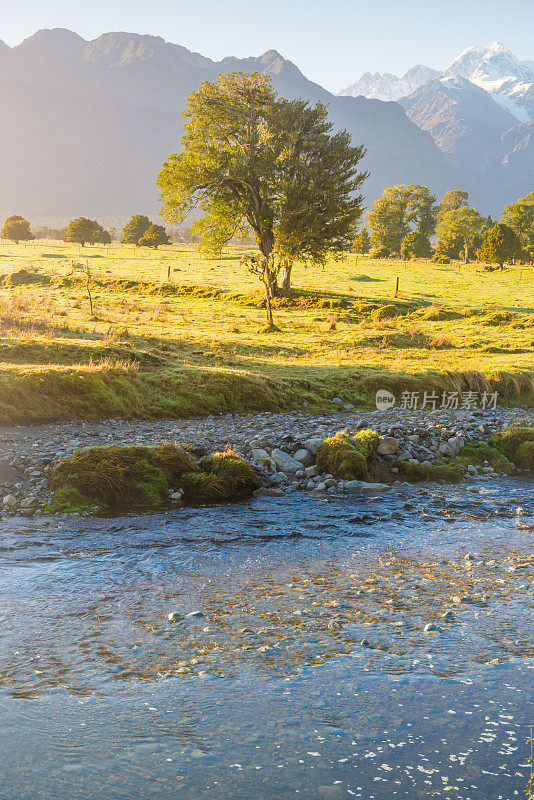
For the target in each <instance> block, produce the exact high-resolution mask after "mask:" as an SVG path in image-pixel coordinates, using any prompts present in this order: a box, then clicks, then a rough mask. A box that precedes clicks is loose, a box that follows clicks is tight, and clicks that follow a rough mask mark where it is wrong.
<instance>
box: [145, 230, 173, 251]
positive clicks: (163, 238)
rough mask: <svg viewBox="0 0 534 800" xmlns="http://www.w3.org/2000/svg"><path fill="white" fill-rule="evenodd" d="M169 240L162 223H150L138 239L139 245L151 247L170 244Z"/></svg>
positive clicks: (156, 247) (155, 247)
mask: <svg viewBox="0 0 534 800" xmlns="http://www.w3.org/2000/svg"><path fill="white" fill-rule="evenodd" d="M170 243H171V240H170V239H169V237H168V236H167V232H166V230H165V228H164V227H163V225H151V226H150V228H148V229H147V230H146V231H145V232H144V234H143V235H142V236H141V238H140V239H139V242H138V245H139V247H153V248H154V249H155V250H157V249H158V247H159V245H160V244H170Z"/></svg>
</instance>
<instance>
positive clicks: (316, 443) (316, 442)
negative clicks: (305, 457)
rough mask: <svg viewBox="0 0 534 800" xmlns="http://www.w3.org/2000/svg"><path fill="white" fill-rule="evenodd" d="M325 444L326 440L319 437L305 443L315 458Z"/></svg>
mask: <svg viewBox="0 0 534 800" xmlns="http://www.w3.org/2000/svg"><path fill="white" fill-rule="evenodd" d="M323 442H324V439H320V438H319V437H317V436H316V437H314V438H312V439H306V441H305V442H304V447H305V448H306V450H309V452H310V453H311V454H312V456H315V455H317V451H318V449H319V448H320V446H321V445H322V443H323Z"/></svg>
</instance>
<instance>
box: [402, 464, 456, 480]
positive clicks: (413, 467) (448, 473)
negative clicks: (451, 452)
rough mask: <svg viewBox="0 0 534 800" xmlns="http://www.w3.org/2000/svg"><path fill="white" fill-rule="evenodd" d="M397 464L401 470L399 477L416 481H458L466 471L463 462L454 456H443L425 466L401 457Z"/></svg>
mask: <svg viewBox="0 0 534 800" xmlns="http://www.w3.org/2000/svg"><path fill="white" fill-rule="evenodd" d="M395 466H396V467H397V468H398V470H399V477H401V478H404V480H407V481H415V482H418V481H447V483H457V482H458V481H459V480H461V479H462V476H463V473H464V466H463V464H461V463H460V462H459V461H458V459H454V458H451V459H448V458H443V459H440V460H439V461H434V462H433V463H432V464H429V465H425V466H423V464H412V463H411V462H410V461H402V460H401V459H399V461H397V462H396V464H395Z"/></svg>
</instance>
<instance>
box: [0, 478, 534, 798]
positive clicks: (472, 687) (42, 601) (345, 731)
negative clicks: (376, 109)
mask: <svg viewBox="0 0 534 800" xmlns="http://www.w3.org/2000/svg"><path fill="white" fill-rule="evenodd" d="M533 490H534V484H533V482H532V481H522V482H517V481H516V482H512V481H505V482H502V483H499V484H487V485H485V487H484V489H483V490H482V493H481V494H480V495H479V494H475V493H472V492H468V491H466V489H465V487H464V488H461V487H460V488H457V487H455V488H453V489H451V488H450V487H446V488H442V487H437V488H432V489H423V488H421V487H419V488H415V489H409V488H406V489H402V490H400V491H397V492H396V493H395V494H392V495H390V496H387V497H385V498H384V497H381V498H380V499H378V500H375V499H365V500H362V499H360V498H358V499H347V498H335V497H329V498H328V499H327V500H317V499H306V500H303V498H302V497H298V498H288V497H285V498H276V499H274V498H264V499H262V500H256V501H254V502H253V503H252V504H250V505H249V504H245V505H242V506H233V507H225V508H217V509H214V508H211V509H197V510H179V511H176V512H172V513H169V514H168V515H165V516H143V517H131V518H123V519H118V520H117V519H113V520H97V521H87V520H84V519H77V520H76V519H69V520H66V519H47V520H24V521H17V522H14V520H13V519H10V520H4V521H2V522H0V533H1V537H0V565H1V572H0V594H1V597H2V603H1V611H0V614H1V617H2V639H1V640H0V687H1V690H2V726H1V730H0V746H1V747H2V750H3V751H4V756H3V758H2V761H1V763H0V781H1V791H0V794H1V796H2V798H4V797H5V798H7V799H8V800H10V799H11V798H13V800H14V798H17V800H25V799H26V798H27V799H28V800H30V798H31V800H33V798H50V799H51V800H52V798H54V800H63V799H64V800H67V798H68V799H69V800H70V798H72V797H76V798H85V797H87V798H98V800H104V798H105V800H113V798H122V797H129V798H131V797H133V796H134V797H136V798H152V797H154V798H156V797H162V796H171V797H173V796H180V797H185V798H188V800H189V798H191V800H193V798H198V797H209V798H219V797H220V798H223V797H224V798H241V797H243V798H251V797H258V798H272V800H278V799H279V798H286V797H293V796H298V795H300V796H302V797H306V798H310V799H311V800H313V798H319V799H320V798H327V799H328V798H334V799H335V798H338V797H340V798H341V797H350V796H357V797H363V798H377V800H378V799H380V800H382V799H383V800H385V798H390V797H391V796H392V795H395V796H398V797H410V798H414V797H432V796H436V797H442V796H451V797H461V798H471V799H472V800H488V798H490V797H495V798H498V797H499V796H502V798H508V797H510V798H511V797H515V796H517V794H518V793H519V794H522V793H523V791H524V789H525V786H526V777H525V776H526V774H527V766H528V765H527V764H526V758H527V756H528V753H527V748H526V745H525V738H526V736H527V733H528V731H527V729H526V727H525V726H526V723H527V722H528V721H530V722H532V718H533V716H534V715H533V714H532V705H531V699H532V686H533V681H532V676H533V674H534V673H533V671H532V665H533V663H534V659H533V656H534V639H533V635H532V621H533V615H532V608H533V594H532V573H533V560H532V534H531V533H529V531H527V530H520V529H517V526H516V524H515V516H514V515H515V509H516V507H517V506H522V507H523V508H524V510H525V511H526V512H527V514H528V513H532V512H534V491H533ZM466 556H468V557H467V558H466ZM171 611H174V612H177V613H179V614H180V615H181V616H182V617H183V618H182V619H181V620H180V621H179V622H177V623H172V622H169V621H168V619H167V615H168V614H169V612H171ZM192 611H198V612H201V614H202V616H195V617H192V618H185V615H186V614H187V613H189V612H192ZM447 611H450V612H451V613H450V614H448V615H446V617H445V618H444V614H445V612H447ZM425 626H426V627H427V630H425ZM428 628H430V629H428ZM362 641H364V642H366V643H368V645H367V646H363V645H362V644H361V643H362ZM521 764H523V766H521ZM516 773H518V774H516ZM73 786H76V791H75V793H73V790H72V787H73Z"/></svg>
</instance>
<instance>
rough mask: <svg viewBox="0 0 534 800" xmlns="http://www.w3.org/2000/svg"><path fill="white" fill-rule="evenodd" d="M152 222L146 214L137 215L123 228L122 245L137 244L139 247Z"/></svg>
mask: <svg viewBox="0 0 534 800" xmlns="http://www.w3.org/2000/svg"><path fill="white" fill-rule="evenodd" d="M150 225H151V222H150V220H149V218H148V217H145V215H144V214H136V215H135V216H133V217H132V218H131V220H130V221H129V222H127V223H126V225H125V226H124V228H123V231H122V239H121V242H122V244H135V246H136V247H138V246H139V239H140V238H141V236H143V235H144V234H145V233H146V232H147V230H148V229H149V228H150Z"/></svg>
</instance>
